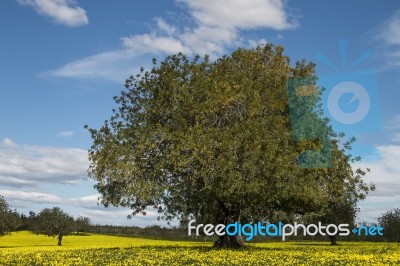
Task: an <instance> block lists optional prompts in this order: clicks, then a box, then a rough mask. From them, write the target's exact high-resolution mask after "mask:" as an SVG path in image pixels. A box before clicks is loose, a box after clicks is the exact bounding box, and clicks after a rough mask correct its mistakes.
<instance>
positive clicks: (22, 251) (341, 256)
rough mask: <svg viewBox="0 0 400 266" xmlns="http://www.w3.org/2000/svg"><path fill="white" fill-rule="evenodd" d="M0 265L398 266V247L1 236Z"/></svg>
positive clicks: (23, 233) (342, 243) (77, 236)
mask: <svg viewBox="0 0 400 266" xmlns="http://www.w3.org/2000/svg"><path fill="white" fill-rule="evenodd" d="M0 265H63V266H66V265H96V266H97V265H400V245H399V244H398V243H383V242H340V245H338V246H331V245H329V243H328V242H308V241H304V242H269V243H254V244H246V246H245V247H244V248H243V249H241V250H218V249H214V248H213V247H212V243H210V242H188V241H170V240H152V239H144V238H132V237H121V236H106V235H97V234H89V235H71V236H66V237H64V239H63V246H61V247H59V246H56V239H54V238H52V237H47V236H43V235H35V234H31V233H29V232H14V233H11V234H10V235H6V236H3V237H0Z"/></svg>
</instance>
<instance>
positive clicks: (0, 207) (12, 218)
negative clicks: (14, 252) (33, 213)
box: [0, 195, 22, 236]
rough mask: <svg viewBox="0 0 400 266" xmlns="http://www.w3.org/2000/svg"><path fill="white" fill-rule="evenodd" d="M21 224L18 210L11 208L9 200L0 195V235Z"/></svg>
mask: <svg viewBox="0 0 400 266" xmlns="http://www.w3.org/2000/svg"><path fill="white" fill-rule="evenodd" d="M21 225H22V223H21V219H20V216H19V214H18V213H17V211H15V210H14V211H13V210H11V209H10V206H9V205H8V203H7V201H6V200H5V199H4V197H3V196H1V195H0V236H1V235H5V234H8V233H10V232H11V231H13V230H16V229H18V227H20V226H21Z"/></svg>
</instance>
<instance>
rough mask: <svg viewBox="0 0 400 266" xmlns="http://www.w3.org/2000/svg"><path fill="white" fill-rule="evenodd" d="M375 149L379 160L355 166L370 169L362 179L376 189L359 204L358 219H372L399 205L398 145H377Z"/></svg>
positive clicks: (399, 153) (399, 171)
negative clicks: (378, 154) (373, 185)
mask: <svg viewBox="0 0 400 266" xmlns="http://www.w3.org/2000/svg"><path fill="white" fill-rule="evenodd" d="M377 150H378V151H379V153H380V155H381V159H380V160H379V161H375V162H369V163H360V164H357V167H361V168H363V169H366V168H370V169H371V173H369V174H367V175H366V176H365V177H364V180H365V181H366V182H367V183H369V182H372V183H374V184H375V185H376V190H375V191H373V192H371V193H370V194H369V195H368V196H367V199H366V200H364V201H362V202H361V203H360V204H359V207H360V220H366V221H372V220H373V219H375V218H377V217H379V216H381V214H382V213H384V212H386V211H388V210H390V209H392V208H394V207H400V206H399V200H400V164H399V163H398V158H400V146H398V145H386V146H379V147H377Z"/></svg>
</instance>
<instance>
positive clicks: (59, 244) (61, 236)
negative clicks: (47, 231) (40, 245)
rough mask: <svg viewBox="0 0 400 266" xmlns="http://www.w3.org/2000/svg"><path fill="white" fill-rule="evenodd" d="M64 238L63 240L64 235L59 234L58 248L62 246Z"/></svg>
mask: <svg viewBox="0 0 400 266" xmlns="http://www.w3.org/2000/svg"><path fill="white" fill-rule="evenodd" d="M62 238H63V235H62V234H59V235H58V243H57V245H58V246H61V241H62Z"/></svg>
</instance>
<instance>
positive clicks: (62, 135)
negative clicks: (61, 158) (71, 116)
mask: <svg viewBox="0 0 400 266" xmlns="http://www.w3.org/2000/svg"><path fill="white" fill-rule="evenodd" d="M73 135H74V131H61V132H59V133H58V136H59V137H60V138H70V137H72V136H73Z"/></svg>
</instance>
